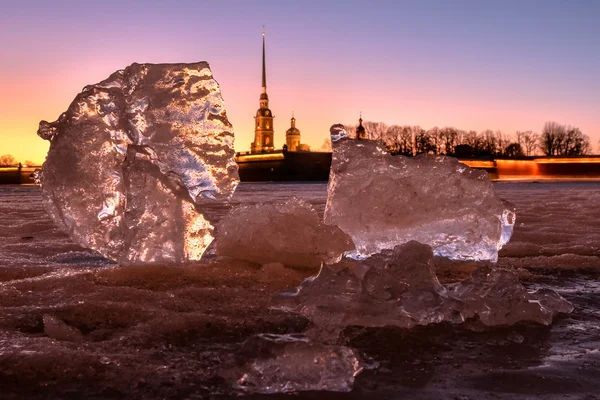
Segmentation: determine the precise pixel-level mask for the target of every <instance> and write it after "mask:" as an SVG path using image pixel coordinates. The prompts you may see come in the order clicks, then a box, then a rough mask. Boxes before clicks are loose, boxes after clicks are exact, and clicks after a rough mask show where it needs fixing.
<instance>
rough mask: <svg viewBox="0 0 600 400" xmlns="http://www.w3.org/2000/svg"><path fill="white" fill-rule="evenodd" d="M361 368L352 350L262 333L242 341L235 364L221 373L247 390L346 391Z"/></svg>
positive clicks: (237, 385)
mask: <svg viewBox="0 0 600 400" xmlns="http://www.w3.org/2000/svg"><path fill="white" fill-rule="evenodd" d="M362 369H363V367H362V362H361V359H360V357H359V356H358V354H357V351H356V350H354V349H351V348H348V347H344V346H335V345H326V344H323V343H316V342H313V341H311V340H309V339H307V338H305V337H302V336H298V335H271V334H261V335H256V336H253V337H250V338H249V339H247V340H246V341H245V342H244V344H243V345H242V348H241V349H240V351H239V353H238V355H237V360H236V362H235V365H230V366H227V367H226V368H225V369H224V370H223V372H222V375H223V376H224V377H225V378H226V379H228V380H230V381H232V383H233V384H234V386H235V387H237V388H239V389H242V390H244V391H246V392H250V393H285V392H298V391H306V390H327V391H337V392H349V391H351V390H352V386H353V384H354V377H355V376H356V375H358V374H359V373H360V372H361V371H362Z"/></svg>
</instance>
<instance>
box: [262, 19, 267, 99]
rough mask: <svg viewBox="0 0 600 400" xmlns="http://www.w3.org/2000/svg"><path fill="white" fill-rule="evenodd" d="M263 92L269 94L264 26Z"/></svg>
mask: <svg viewBox="0 0 600 400" xmlns="http://www.w3.org/2000/svg"><path fill="white" fill-rule="evenodd" d="M262 36H263V38H262V39H263V55H262V56H263V57H262V92H263V93H267V69H266V66H265V26H264V25H263V33H262Z"/></svg>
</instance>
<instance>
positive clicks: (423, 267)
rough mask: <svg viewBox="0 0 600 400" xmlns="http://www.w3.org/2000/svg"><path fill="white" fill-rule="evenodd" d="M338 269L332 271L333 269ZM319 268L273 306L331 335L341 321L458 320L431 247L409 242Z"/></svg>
mask: <svg viewBox="0 0 600 400" xmlns="http://www.w3.org/2000/svg"><path fill="white" fill-rule="evenodd" d="M332 268H333V269H337V271H334V270H333V269H332ZM332 268H329V267H326V266H324V267H322V268H321V271H320V272H319V274H318V275H317V276H315V277H311V278H309V279H306V280H305V281H304V282H303V283H302V284H301V285H300V286H299V287H298V289H296V290H295V291H294V292H290V293H283V294H282V296H281V297H279V298H277V299H275V300H274V301H275V302H274V308H276V309H281V310H284V311H291V312H295V313H299V314H301V315H304V316H305V317H307V318H308V319H310V320H311V322H313V323H314V324H315V325H316V326H318V327H319V328H321V329H325V330H327V331H329V332H332V334H335V332H340V331H341V330H343V329H344V328H345V327H346V326H351V325H356V326H366V327H381V326H388V325H394V326H398V327H402V328H411V327H413V326H415V325H426V324H429V323H435V322H442V321H451V322H462V321H464V319H465V318H468V317H471V316H472V312H471V310H470V309H467V310H466V311H467V312H468V313H469V314H467V315H463V314H462V313H461V311H462V304H460V302H459V301H457V300H455V299H453V298H451V297H449V296H448V295H447V293H446V289H445V288H444V287H443V286H442V285H441V284H440V283H439V282H438V280H437V277H436V275H435V271H434V267H433V252H432V250H431V247H430V246H428V245H424V244H421V243H418V242H415V241H411V242H408V243H405V244H402V245H399V246H396V247H395V248H394V249H393V250H383V251H382V252H381V253H380V254H375V255H373V256H371V257H369V258H367V259H364V260H343V261H342V262H341V263H340V264H338V265H333V266H332Z"/></svg>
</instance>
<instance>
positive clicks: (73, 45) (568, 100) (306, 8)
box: [0, 0, 600, 161]
mask: <svg viewBox="0 0 600 400" xmlns="http://www.w3.org/2000/svg"><path fill="white" fill-rule="evenodd" d="M336 3H338V2H333V1H332V2H328V1H324V0H321V1H302V2H291V1H210V2H209V1H199V0H195V1H172V2H163V1H127V0H121V1H96V2H91V1H81V0H80V1H56V2H52V1H27V0H20V1H16V0H15V1H8V0H0V49H1V51H2V63H1V65H0V155H1V154H6V153H12V154H14V155H15V156H17V158H18V159H19V160H22V161H23V160H25V159H32V160H33V161H43V159H44V156H45V152H46V150H47V143H46V142H44V141H42V140H41V139H39V138H37V136H36V134H35V132H36V130H37V124H38V123H39V120H41V119H46V120H50V121H52V120H55V119H56V118H57V117H58V116H59V114H60V113H61V112H63V111H65V110H66V109H67V107H68V105H69V104H70V102H71V101H72V100H73V98H74V97H75V95H76V94H77V93H78V92H79V91H80V90H81V88H82V87H83V86H85V85H87V84H91V83H96V82H98V81H100V80H102V79H105V78H106V77H108V75H110V74H111V73H112V72H114V71H115V70H118V69H121V68H124V67H126V66H127V65H129V64H131V63H133V62H140V63H143V62H151V63H158V62H193V61H204V60H206V61H208V62H209V63H210V65H211V68H212V70H213V74H214V76H215V78H216V79H217V80H218V81H219V83H220V85H221V89H222V91H223V96H224V98H225V102H226V107H227V113H228V116H229V118H230V120H231V122H232V124H233V126H234V130H235V133H236V149H237V150H239V151H243V150H247V149H248V148H249V145H250V141H251V140H252V138H253V118H252V117H253V115H254V113H255V111H256V109H257V107H258V96H259V94H260V51H261V30H262V25H263V24H264V25H266V26H267V74H268V78H267V80H268V93H269V97H270V100H271V104H270V105H271V109H272V110H273V114H274V115H275V117H276V118H275V144H276V146H281V145H282V144H283V142H284V133H285V130H286V129H287V128H288V127H289V119H290V117H291V114H292V111H294V112H295V115H296V118H297V120H298V121H297V126H298V128H299V129H300V130H301V131H302V139H303V142H306V143H308V144H310V145H311V146H312V147H313V148H318V147H320V146H321V144H322V143H323V140H324V139H325V138H326V137H327V136H328V131H329V126H330V125H331V124H333V123H336V122H342V123H354V122H355V121H356V119H357V118H358V113H359V111H362V113H363V117H364V118H365V119H366V120H371V121H383V122H386V123H388V124H394V123H395V124H400V125H404V124H410V125H413V124H418V125H421V126H422V127H424V128H426V129H428V128H431V127H433V126H435V125H437V126H455V127H457V128H461V129H467V130H470V129H474V130H478V131H480V130H483V129H486V128H489V129H493V130H502V131H504V132H506V133H514V131H516V130H533V131H540V130H541V128H542V126H543V124H544V122H545V121H548V120H555V121H557V122H560V123H563V124H571V125H575V126H578V127H580V128H581V129H582V131H583V132H584V133H585V134H587V135H589V136H590V137H591V139H592V144H593V145H594V150H596V151H597V150H598V149H597V142H598V140H599V138H600V23H599V21H600V1H591V0H590V1H568V2H567V1H497V2H491V1H414V2H408V1H345V2H343V5H342V6H340V5H338V4H336Z"/></svg>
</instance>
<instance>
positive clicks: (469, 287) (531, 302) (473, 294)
mask: <svg viewBox="0 0 600 400" xmlns="http://www.w3.org/2000/svg"><path fill="white" fill-rule="evenodd" d="M449 292H450V294H451V295H452V296H454V297H456V298H457V299H460V300H461V301H463V302H464V303H465V305H466V306H467V307H470V308H471V309H472V310H473V312H474V313H476V314H477V315H478V316H479V319H480V320H481V322H483V323H484V324H485V325H512V324H515V323H517V322H519V321H534V322H537V323H540V324H543V325H550V324H551V323H552V319H553V318H554V316H555V315H556V314H558V313H559V312H563V313H569V312H571V311H573V306H572V305H571V303H569V302H568V301H567V300H565V299H564V298H563V297H561V296H560V295H559V294H557V293H556V292H554V291H552V290H549V289H540V290H537V291H535V292H528V291H527V289H526V288H525V287H524V286H523V285H522V284H521V283H520V282H519V278H518V277H517V275H516V274H515V273H514V272H513V271H510V270H506V269H499V268H492V267H482V268H479V269H477V270H475V271H474V272H473V273H472V274H471V277H470V278H468V279H466V280H464V281H463V282H461V283H459V284H457V285H452V286H451V287H450V290H449Z"/></svg>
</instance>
